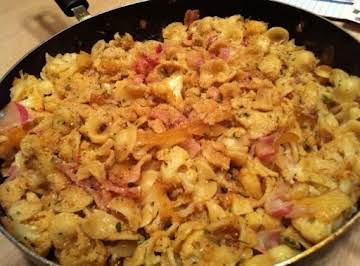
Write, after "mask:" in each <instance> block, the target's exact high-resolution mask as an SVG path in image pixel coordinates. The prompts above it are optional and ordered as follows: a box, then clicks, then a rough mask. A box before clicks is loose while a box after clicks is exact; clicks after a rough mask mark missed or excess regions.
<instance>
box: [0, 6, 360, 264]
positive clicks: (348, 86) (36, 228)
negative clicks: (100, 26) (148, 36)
mask: <svg viewBox="0 0 360 266" xmlns="http://www.w3.org/2000/svg"><path fill="white" fill-rule="evenodd" d="M11 99H12V101H11V102H10V103H9V104H8V106H7V107H6V108H5V109H4V110H3V111H2V112H3V113H2V118H1V119H0V157H1V158H3V159H4V163H3V165H2V172H3V175H4V176H8V178H7V179H6V180H5V181H4V182H3V183H2V184H1V185H0V204H1V206H2V208H3V209H4V211H5V214H6V215H5V216H4V217H2V218H1V222H2V224H3V225H4V226H5V228H6V229H7V230H8V231H9V232H10V233H11V234H12V235H14V236H15V237H16V238H17V239H18V240H19V241H21V242H22V243H23V244H25V245H26V246H28V247H30V248H31V249H33V250H35V251H36V252H37V253H39V254H41V255H42V256H47V255H48V254H49V253H50V251H51V253H52V254H55V256H54V258H53V259H54V260H56V261H58V262H59V263H60V265H66V266H71V265H94V266H98V265H99V266H100V265H125V266H136V265H138V266H140V265H171V266H178V265H185V266H186V265H244V266H248V265H273V264H275V263H278V262H281V261H283V260H286V259H288V258H291V257H293V256H295V255H297V254H299V253H301V252H302V251H303V250H305V249H307V248H309V247H311V246H312V245H313V244H316V243H318V242H319V241H321V240H323V239H324V238H326V237H328V236H329V235H330V234H332V232H334V231H335V230H336V229H337V228H338V227H339V226H341V225H342V224H343V223H344V222H345V221H346V220H347V219H348V218H349V217H351V216H352V214H353V213H354V212H355V211H356V204H357V202H358V200H359V197H360V163H359V162H360V145H359V144H360V143H359V134H360V121H359V118H360V107H359V104H360V79H359V78H358V77H356V76H352V75H350V74H347V73H345V72H344V71H342V70H340V69H333V68H332V67H330V66H327V65H321V64H320V63H319V60H318V59H317V58H316V57H315V55H314V54H313V53H312V52H310V51H307V50H305V48H304V47H301V46H296V45H295V43H294V40H291V39H290V37H289V33H288V31H287V30H286V29H284V28H281V27H273V28H268V25H267V24H266V23H265V22H261V21H255V20H249V19H244V18H242V17H241V16H240V15H235V16H231V17H228V18H219V17H205V18H202V19H199V14H198V11H194V10H189V11H187V13H186V15H185V20H184V23H180V22H175V23H172V24H170V25H168V26H167V27H165V28H164V29H163V41H155V40H148V41H144V42H139V41H135V40H134V39H133V38H132V36H131V35H130V34H127V33H126V34H125V35H123V36H120V35H119V34H116V35H115V36H114V39H113V40H111V41H109V42H105V41H104V40H99V41H98V42H97V43H96V44H95V45H94V46H93V48H92V50H91V52H90V53H86V52H83V51H81V52H80V53H71V54H70V53H68V54H58V55H56V56H55V57H53V56H50V55H47V56H46V65H45V66H44V68H43V69H42V72H41V73H40V77H39V78H38V77H35V76H32V75H28V74H21V75H20V77H19V78H17V79H16V80H15V81H14V83H13V86H12V88H11ZM53 251H54V252H53Z"/></svg>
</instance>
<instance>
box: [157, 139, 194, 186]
mask: <svg viewBox="0 0 360 266" xmlns="http://www.w3.org/2000/svg"><path fill="white" fill-rule="evenodd" d="M157 158H158V160H160V161H163V163H162V164H161V167H160V174H161V177H162V179H163V180H164V181H166V182H169V183H172V182H173V181H175V182H179V178H178V177H177V176H176V172H177V171H178V169H179V168H180V166H182V165H184V164H185V162H186V160H187V159H189V154H188V153H187V151H186V150H184V149H182V148H180V147H179V146H175V147H173V148H170V149H163V150H160V151H159V152H158V153H157Z"/></svg>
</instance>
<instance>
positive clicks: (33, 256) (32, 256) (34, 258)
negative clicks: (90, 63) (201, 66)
mask: <svg viewBox="0 0 360 266" xmlns="http://www.w3.org/2000/svg"><path fill="white" fill-rule="evenodd" d="M178 1H179V0H178ZM180 1H181V0H180ZM267 1H269V2H273V3H275V4H277V5H282V6H288V7H291V8H292V9H298V10H301V11H302V12H304V13H307V14H309V15H311V16H312V17H316V18H317V19H320V20H322V21H324V22H327V23H329V24H330V25H332V26H334V27H335V28H336V31H341V32H342V33H345V35H347V36H348V37H350V38H351V39H353V40H355V41H356V42H357V44H358V46H359V48H360V40H359V39H357V38H355V37H354V36H353V35H351V34H350V33H348V32H347V31H345V30H344V29H343V28H341V27H340V26H339V25H337V24H335V23H334V22H333V21H331V20H330V19H328V18H325V17H322V16H319V15H317V14H315V13H313V12H311V11H307V10H305V9H303V8H301V7H297V6H294V5H292V4H285V3H283V2H279V1H276V0H267ZM151 2H164V0H135V2H133V3H127V4H125V5H121V6H118V7H115V8H112V9H107V10H104V11H102V12H99V13H97V14H94V15H91V17H90V18H88V19H86V20H83V21H80V22H77V23H75V24H73V25H70V26H67V27H66V28H64V29H62V30H61V31H59V32H57V33H55V34H54V35H52V36H50V37H49V38H47V39H46V40H44V41H42V42H41V43H39V44H38V45H36V46H35V47H33V48H31V49H30V50H28V51H27V52H26V53H25V54H24V55H23V56H22V57H20V58H19V59H18V60H17V61H16V63H15V64H13V65H11V67H10V68H9V69H8V70H7V71H5V73H4V74H3V75H2V76H1V78H0V88H1V86H2V84H3V82H4V80H5V79H6V78H7V77H8V76H9V75H10V74H11V73H12V72H13V71H14V69H15V68H16V67H17V66H18V65H20V64H21V63H22V62H23V61H24V60H25V59H26V58H27V57H28V56H30V55H31V54H32V53H33V52H35V51H36V50H37V49H39V48H41V46H43V45H44V44H45V43H47V42H49V41H51V40H52V39H54V38H56V37H58V36H60V35H62V34H63V33H64V32H66V31H68V30H70V29H71V28H75V27H77V26H78V25H79V24H84V23H86V21H87V20H91V19H95V18H97V17H100V16H106V14H107V13H110V12H113V11H115V10H118V9H121V8H124V7H127V6H134V5H141V4H145V3H148V4H151ZM173 2H176V0H173ZM169 4H171V0H169ZM240 15H241V14H240ZM334 30H335V29H334ZM9 89H10V88H9ZM358 203H359V202H358ZM0 209H1V210H2V208H1V206H0ZM0 217H3V215H2V214H0ZM359 220H360V207H359V206H358V207H357V211H356V212H355V213H354V214H353V216H352V217H351V218H350V219H348V220H347V221H346V222H345V223H344V224H343V225H342V226H341V227H340V228H338V229H337V230H336V231H334V232H333V233H332V234H331V235H330V236H328V237H327V238H325V239H324V240H322V241H320V242H319V243H317V244H315V245H313V246H311V247H310V248H309V249H306V250H304V251H302V252H301V253H299V254H298V255H296V256H294V257H292V258H290V259H288V260H285V261H283V262H280V263H278V264H276V265H277V266H285V265H289V264H292V263H295V262H298V261H301V260H302V259H303V258H307V257H309V256H310V255H311V254H314V253H316V251H318V250H319V249H321V248H322V247H324V246H327V245H328V244H330V243H333V242H334V241H335V240H336V239H337V238H338V237H339V236H341V235H343V234H344V233H345V232H347V231H349V230H350V228H351V226H353V225H354V224H355V223H356V222H357V221H359ZM0 232H1V234H3V235H4V236H5V237H6V238H7V239H8V240H9V241H10V242H11V243H13V244H14V245H15V246H16V247H17V248H18V249H20V250H21V251H22V253H23V255H25V256H26V257H25V258H26V259H28V260H30V261H31V262H33V263H34V262H36V263H39V262H40V263H41V264H42V265H47V266H59V264H58V263H56V262H54V261H51V260H49V259H47V258H45V257H42V256H40V255H39V254H37V253H36V252H35V251H33V250H31V249H30V248H28V247H27V246H25V245H24V244H22V243H21V242H20V241H19V240H17V239H16V238H15V237H14V236H13V235H11V234H10V233H9V232H8V231H7V230H6V229H5V227H4V226H3V225H2V223H1V222H0Z"/></svg>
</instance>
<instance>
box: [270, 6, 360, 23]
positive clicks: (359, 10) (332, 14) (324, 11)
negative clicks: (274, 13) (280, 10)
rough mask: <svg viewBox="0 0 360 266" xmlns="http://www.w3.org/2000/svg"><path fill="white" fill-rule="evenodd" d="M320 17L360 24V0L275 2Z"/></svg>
mask: <svg viewBox="0 0 360 266" xmlns="http://www.w3.org/2000/svg"><path fill="white" fill-rule="evenodd" d="M276 1H277V2H282V3H286V4H290V5H293V6H296V7H299V8H302V9H305V10H308V11H310V12H313V13H315V14H318V15H320V16H324V17H329V18H336V19H346V20H351V21H354V22H357V23H360V0H276Z"/></svg>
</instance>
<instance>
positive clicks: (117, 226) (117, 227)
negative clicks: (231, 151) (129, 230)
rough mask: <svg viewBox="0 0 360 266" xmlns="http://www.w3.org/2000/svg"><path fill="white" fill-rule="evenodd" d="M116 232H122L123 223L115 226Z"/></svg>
mask: <svg viewBox="0 0 360 266" xmlns="http://www.w3.org/2000/svg"><path fill="white" fill-rule="evenodd" d="M115 228H116V231H118V232H120V231H121V223H117V224H116V225H115Z"/></svg>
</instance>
